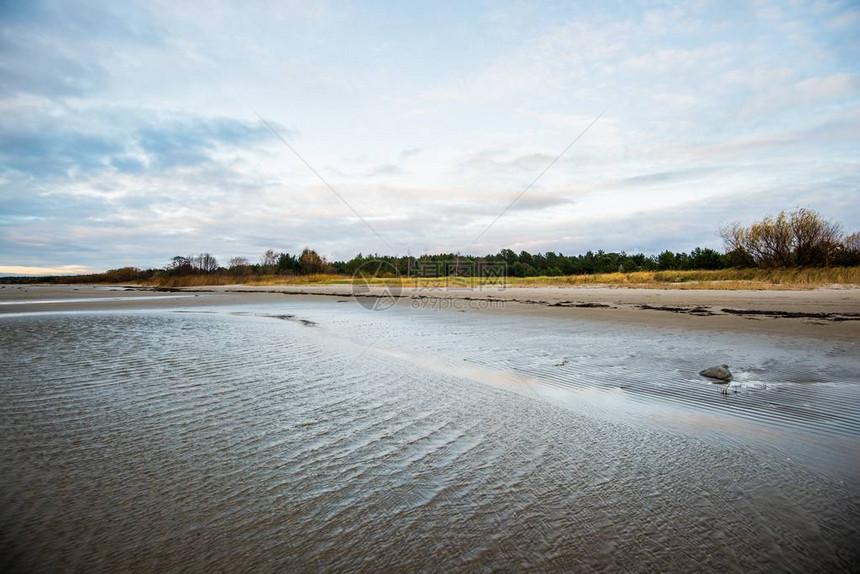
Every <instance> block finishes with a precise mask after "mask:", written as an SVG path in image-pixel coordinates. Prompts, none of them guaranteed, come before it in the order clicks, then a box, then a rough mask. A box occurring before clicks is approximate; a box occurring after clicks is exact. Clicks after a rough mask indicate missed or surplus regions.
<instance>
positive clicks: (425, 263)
mask: <svg viewBox="0 0 860 574" xmlns="http://www.w3.org/2000/svg"><path fill="white" fill-rule="evenodd" d="M720 235H721V237H722V239H723V243H724V248H725V249H724V252H723V253H720V252H718V251H716V250H714V249H710V248H707V247H705V248H702V247H697V248H695V249H693V250H692V251H690V252H689V253H687V252H673V251H668V250H666V251H663V252H661V253H658V254H656V255H645V254H644V253H634V254H630V253H626V252H624V251H622V252H620V253H619V252H605V251H602V250H598V251H588V252H586V253H584V254H580V255H564V254H562V253H556V252H554V251H547V252H545V253H529V252H527V251H520V252H519V253H516V252H514V251H512V250H510V249H503V250H501V251H499V252H498V253H496V254H490V255H486V256H483V257H477V256H473V255H462V254H459V253H441V254H435V255H429V254H428V255H421V256H419V257H413V256H389V255H378V254H372V255H363V254H361V253H359V254H358V255H356V256H355V257H353V258H352V259H349V260H347V261H332V262H329V261H328V260H327V259H326V258H325V257H323V256H321V255H320V254H319V253H317V252H316V251H315V250H313V249H310V248H305V249H304V250H303V251H302V252H301V253H298V254H291V253H286V252H280V251H277V250H274V249H268V250H266V251H265V252H263V254H262V255H261V256H260V258H259V260H258V261H255V262H251V261H249V260H248V259H247V258H246V257H233V258H231V259H230V260H229V262H228V264H227V266H221V265H220V264H219V262H218V261H217V259H216V258H215V257H214V256H213V255H211V254H210V253H198V254H192V255H188V256H176V257H173V258H172V259H170V261H169V262H168V264H167V265H166V266H165V267H164V268H162V269H144V270H141V269H138V268H135V267H123V268H121V269H112V270H110V271H106V272H104V273H98V274H94V275H81V276H76V277H54V278H44V277H42V278H38V280H40V281H44V280H46V279H53V280H56V281H58V282H66V283H69V282H92V281H103V282H116V283H127V282H133V281H148V280H152V279H158V278H159V277H181V276H188V275H201V274H217V275H225V276H239V277H247V276H263V275H313V274H327V273H331V274H340V275H352V274H354V273H355V272H356V271H357V270H358V269H359V268H360V267H361V266H362V265H364V264H366V263H368V262H373V261H383V262H385V263H387V264H388V265H386V266H385V267H386V268H388V269H392V274H393V270H396V271H397V273H399V274H400V275H408V276H425V277H426V276H431V275H432V276H440V275H470V274H473V273H474V270H475V268H476V267H477V266H478V265H493V264H497V265H503V266H504V269H505V273H506V274H507V275H509V276H512V277H533V276H559V275H584V274H594V273H612V272H631V271H678V270H713V269H725V268H730V267H731V268H749V267H762V268H774V267H831V266H853V265H860V233H851V234H845V233H843V232H842V227H841V226H840V225H839V224H838V223H835V222H833V221H829V220H826V219H824V218H823V217H822V216H821V215H820V214H818V213H817V212H815V211H813V210H810V209H797V210H794V211H790V212H786V211H783V212H781V213H780V214H779V215H777V216H775V217H765V218H764V219H762V220H760V221H756V222H754V223H753V224H751V225H749V226H743V225H741V224H740V223H733V224H731V225H728V226H725V227H723V228H721V229H720ZM33 280H34V278H24V277H21V278H6V279H5V281H6V282H32V281H33Z"/></svg>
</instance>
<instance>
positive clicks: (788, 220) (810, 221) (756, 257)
mask: <svg viewBox="0 0 860 574" xmlns="http://www.w3.org/2000/svg"><path fill="white" fill-rule="evenodd" d="M720 235H721V236H722V238H723V243H724V244H725V248H726V253H727V254H728V255H729V258H730V259H731V260H732V263H733V264H735V265H744V264H754V265H758V266H761V267H789V266H792V265H801V266H809V265H830V264H832V263H834V262H835V261H836V260H837V258H838V256H839V253H840V251H842V250H844V239H843V238H842V237H841V230H840V226H839V224H838V223H835V222H832V221H828V220H826V219H824V218H823V217H821V215H820V214H818V213H817V212H815V211H813V210H811V209H805V208H803V209H797V210H795V211H792V212H789V213H787V212H785V211H783V212H781V213H780V214H779V215H777V216H776V217H765V218H764V219H762V220H761V221H757V222H755V223H753V224H752V225H751V226H749V227H744V226H742V225H741V224H739V223H733V224H732V225H729V226H727V227H723V228H722V229H721V230H720Z"/></svg>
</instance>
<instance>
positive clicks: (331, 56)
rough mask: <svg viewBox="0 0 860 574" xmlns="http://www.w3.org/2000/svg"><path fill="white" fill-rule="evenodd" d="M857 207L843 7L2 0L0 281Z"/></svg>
mask: <svg viewBox="0 0 860 574" xmlns="http://www.w3.org/2000/svg"><path fill="white" fill-rule="evenodd" d="M601 114H602V115H601ZM261 118H262V119H264V120H265V122H268V124H269V125H271V126H272V128H273V129H274V131H275V132H277V134H275V133H273V131H272V130H270V129H269V127H267V125H266V123H264V122H263V121H262V120H261ZM595 119H596V121H595ZM588 126H590V127H588ZM583 131H584V133H583ZM279 136H280V137H283V138H284V140H286V142H287V143H288V144H289V146H291V147H292V148H293V150H295V153H294V151H292V150H291V149H290V148H289V147H288V146H287V145H285V143H284V141H281V139H279ZM578 136H580V137H579V139H578V140H576V142H575V143H574V144H573V145H572V146H570V148H569V149H568V150H567V152H566V153H563V154H562V152H563V151H564V150H565V149H566V148H567V147H568V146H569V145H570V144H571V142H573V141H574V140H575V138H577V137H578ZM560 154H561V156H560V157H559V155H560ZM298 156H301V158H303V160H302V159H300V158H299V157H298ZM554 160H557V161H555V163H552V162H553V161H554ZM305 162H307V163H305ZM550 164H551V167H549V169H547V170H546V171H545V172H544V170H545V169H546V168H547V167H548V166H550ZM542 172H544V173H543V175H542V176H540V177H538V176H539V175H540V174H541V173H542ZM317 174H318V175H317ZM536 178H537V181H536V182H534V184H533V185H532V186H531V187H530V188H528V190H527V191H525V193H522V195H521V196H520V194H521V192H523V191H524V190H525V189H526V188H527V186H529V184H530V183H532V182H533V181H534V180H535V179H536ZM329 186H330V187H329ZM518 196H520V198H519V199H518V200H517V201H516V202H515V203H514V204H513V205H512V206H510V208H509V209H507V210H506V208H507V207H508V206H509V205H510V204H511V202H512V201H514V199H515V198H517V197H518ZM858 199H860V4H858V3H857V2H856V1H855V2H842V1H814V2H803V1H799V0H798V1H791V2H787V1H780V2H769V1H754V2H732V1H717V0H715V1H713V2H708V1H689V2H679V3H674V2H647V3H636V2H612V1H598V2H576V3H571V2H558V3H556V2H540V1H528V2H510V3H497V2H462V1H458V2H409V1H407V2H333V3H327V2H291V1H279V2H254V1H246V2H241V3H240V2H218V1H215V2H205V3H203V2H195V1H183V2H174V1H158V0H155V1H147V2H136V1H133V0H132V1H126V2H98V1H79V2H64V1H53V2H41V1H39V0H26V1H21V2H18V1H9V0H0V273H4V274H9V273H77V272H87V271H101V270H105V269H109V268H117V267H123V266H128V265H130V266H136V267H142V268H146V267H163V266H165V265H166V264H167V262H168V260H169V259H170V258H171V257H173V256H175V255H188V254H192V253H199V252H209V253H212V254H214V255H215V256H216V257H217V258H218V259H219V261H220V262H221V263H222V264H223V263H226V262H227V261H228V260H229V258H230V257H233V256H243V257H247V258H248V259H250V260H251V261H257V260H258V259H259V256H260V254H261V253H262V252H263V251H265V250H266V249H269V248H272V249H276V250H278V251H287V252H290V253H295V252H298V251H300V250H301V249H302V248H304V247H306V246H308V247H311V248H314V249H316V250H317V251H319V252H320V253H321V254H323V255H325V256H327V257H328V258H329V259H346V258H350V257H352V256H353V255H355V254H356V253H358V252H361V253H364V254H369V253H379V254H391V255H407V254H412V255H418V254H421V253H428V252H429V253H440V252H462V253H471V254H478V255H481V254H487V253H495V252H498V251H499V250H500V249H508V248H509V249H513V250H515V251H521V250H526V251H530V252H545V251H556V252H562V253H565V254H576V253H583V252H585V251H587V250H589V249H593V250H597V249H603V250H606V251H621V250H625V251H627V252H639V251H644V252H646V253H655V252H659V251H662V250H663V249H671V250H674V251H689V250H690V249H692V248H693V247H696V246H703V247H712V248H717V249H720V248H721V247H722V243H721V240H720V238H719V233H718V232H719V228H720V226H721V225H725V224H728V223H731V222H734V221H739V222H741V223H749V222H751V221H753V220H755V219H759V218H761V217H763V216H766V215H768V214H775V213H777V212H779V211H780V210H783V209H793V208H796V207H809V208H812V209H816V210H818V211H819V212H821V213H822V214H823V215H824V216H826V217H828V218H832V219H834V220H836V221H839V222H841V223H842V224H843V226H844V228H845V230H846V231H856V230H858V229H860V208H858V205H860V202H858ZM505 210H506V211H505ZM502 213H503V215H502V216H501V217H498V216H499V215H500V214H502ZM356 214H358V215H356ZM497 217H498V219H496V218H497ZM494 221H495V222H494Z"/></svg>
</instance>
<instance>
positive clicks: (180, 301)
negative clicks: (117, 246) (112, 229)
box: [0, 285, 860, 340]
mask: <svg viewBox="0 0 860 574" xmlns="http://www.w3.org/2000/svg"><path fill="white" fill-rule="evenodd" d="M117 289H118V288H114V289H113V290H111V289H109V288H106V287H104V286H92V285H74V286H71V285H28V286H10V285H7V286H5V288H3V289H0V314H5V313H13V312H16V313H20V312H32V311H49V310H55V311H58V310H81V311H83V310H91V309H104V308H114V309H120V308H146V307H149V306H158V307H162V306H167V307H186V306H200V305H219V304H242V303H252V302H256V301H267V300H271V298H272V297H279V296H285V295H286V296H288V297H291V298H319V297H329V298H333V299H337V300H341V301H353V292H352V286H351V285H302V286H289V285H285V286H249V285H226V286H213V287H194V288H184V289H176V290H170V291H169V292H166V291H164V290H150V289H145V288H134V289H121V290H117ZM388 293H390V292H387V291H386V290H385V288H384V287H381V286H374V287H372V288H371V290H370V291H369V292H368V293H365V294H364V295H363V297H364V298H368V297H369V298H373V297H376V296H385V295H387V294H388ZM391 293H393V294H394V295H395V296H397V304H398V305H409V306H411V307H413V308H415V309H424V310H435V309H438V310H440V311H454V312H491V313H533V314H538V315H541V316H544V317H555V318H558V319H576V318H581V319H590V320H609V321H624V322H631V323H637V324H651V325H654V326H663V327H677V328H689V329H697V330H718V331H731V332H748V333H764V334H775V335H796V336H806V337H817V338H834V339H851V340H860V289H857V288H839V289H817V290H804V291H725V290H660V289H627V288H611V287H522V288H518V287H513V288H511V287H509V288H507V289H504V290H498V289H496V288H490V289H484V290H465V289H463V290H456V289H448V290H441V289H432V290H431V289H422V288H404V289H402V290H397V289H394V290H393V291H392V292H391ZM153 294H163V295H164V298H159V299H153V298H152V295H153ZM176 295H186V296H185V297H175V296H176ZM171 296H173V297H171ZM49 300H52V301H53V302H50V303H49V302H47V301H49ZM72 300H74V301H72ZM13 302H14V303H15V304H9V303H13ZM24 302H26V303H24ZM4 303H5V304H4Z"/></svg>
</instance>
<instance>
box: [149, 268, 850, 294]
mask: <svg viewBox="0 0 860 574" xmlns="http://www.w3.org/2000/svg"><path fill="white" fill-rule="evenodd" d="M456 281H457V279H456V278H450V279H449V282H450V283H449V284H453V283H454V282H456ZM460 281H461V282H465V281H467V280H465V279H463V280H460ZM351 282H352V278H351V277H349V276H347V275H324V274H318V275H296V276H285V275H264V276H253V275H247V276H241V275H188V276H183V277H164V278H159V279H156V280H154V281H152V282H150V283H149V284H150V285H153V286H159V287H203V286H211V285H235V284H244V285H258V286H275V285H337V284H348V283H351ZM373 282H374V283H376V284H384V283H386V282H397V280H396V279H390V278H378V279H375V280H374V281H373ZM400 283H401V284H402V285H403V286H404V287H417V286H422V287H444V286H445V280H444V279H438V278H427V279H418V278H411V277H410V278H403V280H402V282H400ZM507 285H508V286H510V287H576V286H582V287H587V286H593V287H600V286H606V287H630V288H645V289H726V290H748V289H753V290H762V289H764V290H779V289H816V288H819V287H826V286H830V285H860V267H830V268H821V269H818V268H815V269H813V268H809V269H721V270H718V271H635V272H632V273H597V274H593V275H565V276H560V277H508V279H507Z"/></svg>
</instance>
